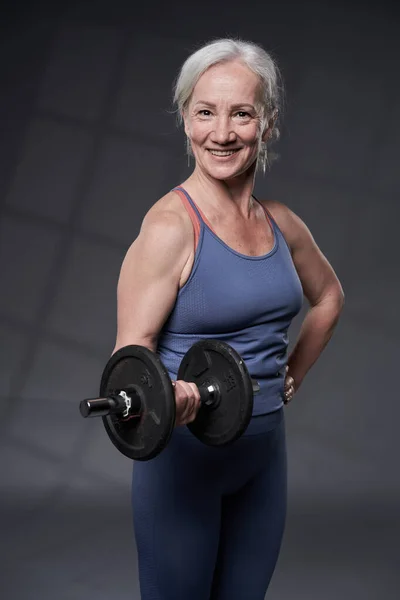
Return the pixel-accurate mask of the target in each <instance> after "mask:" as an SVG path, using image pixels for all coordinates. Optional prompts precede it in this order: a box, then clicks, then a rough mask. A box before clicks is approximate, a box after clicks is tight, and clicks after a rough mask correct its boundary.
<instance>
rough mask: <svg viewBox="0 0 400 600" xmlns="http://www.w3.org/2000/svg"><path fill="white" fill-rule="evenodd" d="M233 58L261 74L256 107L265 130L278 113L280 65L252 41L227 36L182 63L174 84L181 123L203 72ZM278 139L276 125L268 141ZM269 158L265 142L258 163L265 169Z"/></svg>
mask: <svg viewBox="0 0 400 600" xmlns="http://www.w3.org/2000/svg"><path fill="white" fill-rule="evenodd" d="M233 60H240V61H241V62H242V63H244V64H245V65H246V66H247V67H248V68H249V69H250V70H251V71H253V73H255V74H256V75H257V76H258V77H259V80H260V91H261V95H260V99H259V101H258V106H256V108H257V109H258V110H259V111H260V113H261V122H262V129H264V127H265V126H266V124H267V123H268V122H269V120H270V119H271V118H272V117H273V116H274V115H275V114H276V113H279V109H280V96H281V91H282V85H281V80H280V73H279V70H278V67H277V65H276V63H275V61H274V59H273V58H272V56H271V55H270V54H269V53H268V52H266V51H265V50H264V49H263V48H261V46H258V45H257V44H254V43H253V42H245V41H243V40H239V39H230V38H226V39H218V40H215V41H213V42H211V43H209V44H206V45H205V46H203V47H201V48H200V49H199V50H196V51H195V52H194V53H193V54H191V55H190V56H189V57H188V58H187V59H186V61H185V62H184V63H183V65H182V68H181V70H180V72H179V75H178V77H177V79H176V82H175V84H174V103H175V105H176V107H177V115H178V120H179V122H180V123H182V118H183V115H184V114H185V111H186V109H187V107H188V104H189V102H190V98H191V96H192V93H193V89H194V87H195V85H196V83H197V81H198V80H199V78H200V77H201V75H202V74H203V73H204V72H205V71H206V70H207V69H209V68H210V67H211V66H213V65H216V64H218V63H222V62H228V61H233ZM278 138H279V130H278V128H277V127H276V126H275V127H273V129H272V134H271V138H270V140H269V141H272V140H273V139H275V140H276V139H278ZM187 149H188V152H190V143H188V144H187ZM270 158H271V157H268V155H267V145H266V143H261V145H260V149H259V155H258V165H257V166H258V167H261V168H262V169H263V170H264V171H265V165H266V163H267V162H270Z"/></svg>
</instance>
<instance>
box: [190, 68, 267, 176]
mask: <svg viewBox="0 0 400 600" xmlns="http://www.w3.org/2000/svg"><path fill="white" fill-rule="evenodd" d="M259 98H260V83H259V79H258V77H257V75H256V74H255V73H253V72H252V71H250V69H248V68H247V67H246V66H245V65H244V64H243V63H241V62H239V61H230V62H225V63H219V64H217V65H213V66H212V67H210V68H209V69H207V71H205V73H203V75H202V76H201V77H200V78H199V80H198V82H197V84H196V85H195V87H194V90H193V93H192V96H191V98H190V101H189V105H188V107H187V110H186V111H185V114H184V115H183V118H184V122H185V132H186V135H187V136H188V138H189V139H190V142H191V146H192V150H193V154H194V156H195V159H196V167H197V168H199V169H200V170H201V171H202V172H203V173H205V174H206V175H208V176H211V177H213V178H215V179H220V180H226V179H231V178H233V177H237V176H238V175H241V174H242V173H244V172H245V171H247V170H248V169H249V168H250V167H252V166H254V167H255V162H256V160H257V156H258V152H259V148H260V144H261V141H263V140H264V141H265V140H266V138H267V137H268V134H269V130H268V129H266V130H265V131H263V118H262V117H263V115H262V112H261V110H260V100H259Z"/></svg>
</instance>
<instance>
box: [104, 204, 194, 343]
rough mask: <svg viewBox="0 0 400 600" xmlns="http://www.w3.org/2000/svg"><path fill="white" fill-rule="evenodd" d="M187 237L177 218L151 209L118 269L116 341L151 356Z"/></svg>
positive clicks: (172, 296)
mask: <svg viewBox="0 0 400 600" xmlns="http://www.w3.org/2000/svg"><path fill="white" fill-rule="evenodd" d="M192 235H193V234H192V232H191V231H190V229H188V228H187V225H186V223H185V221H184V220H183V218H182V216H180V215H179V214H178V213H177V212H174V211H171V210H160V209H159V208H154V207H153V208H152V209H150V211H149V212H148V213H147V215H146V217H145V218H144V220H143V224H142V227H141V230H140V233H139V236H138V237H137V239H136V240H135V241H134V242H133V244H132V246H131V247H130V248H129V250H128V252H127V254H126V256H125V258H124V261H123V263H122V266H121V272H120V276H119V281H118V287H117V339H116V343H115V348H114V350H113V353H114V352H115V351H116V350H118V349H119V348H121V347H122V346H126V345H128V344H138V345H141V346H146V347H147V348H149V349H150V350H153V351H155V350H156V347H157V339H158V335H159V332H160V330H161V329H162V327H163V325H164V323H165V321H166V320H167V318H168V316H169V314H170V312H171V310H172V308H173V306H174V303H175V300H176V296H177V293H178V290H179V280H180V276H181V273H182V270H183V268H184V266H185V263H186V261H187V260H188V256H189V253H190V244H191V243H192V239H191V236H192Z"/></svg>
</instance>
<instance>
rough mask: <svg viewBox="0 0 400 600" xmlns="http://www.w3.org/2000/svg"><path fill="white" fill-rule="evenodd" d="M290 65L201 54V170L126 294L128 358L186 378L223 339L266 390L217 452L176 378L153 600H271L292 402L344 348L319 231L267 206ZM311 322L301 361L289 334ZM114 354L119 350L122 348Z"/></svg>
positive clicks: (148, 592)
mask: <svg viewBox="0 0 400 600" xmlns="http://www.w3.org/2000/svg"><path fill="white" fill-rule="evenodd" d="M278 89H279V88H278V84H277V69H276V66H275V64H274V62H273V60H272V59H271V57H270V56H269V55H268V54H267V53H266V52H265V51H264V50H263V49H262V48H261V47H259V46H257V45H255V44H253V43H246V42H243V41H238V40H232V39H221V40H217V41H214V42H212V43H210V44H208V45H206V46H204V47H202V48H200V49H199V50H198V51H196V52H195V53H194V54H192V55H191V56H189V58H188V59H187V60H186V62H185V63H184V64H183V66H182V68H181V71H180V74H179V77H178V79H177V83H176V87H175V101H176V104H177V108H178V111H179V115H180V117H181V119H182V121H183V123H184V128H185V133H186V136H187V145H188V151H189V153H190V154H192V155H193V156H194V162H195V166H194V170H193V172H192V174H191V175H190V177H189V178H188V179H187V180H186V181H184V182H183V183H182V184H181V185H179V186H178V187H176V188H174V189H173V190H171V191H170V192H168V193H167V194H166V195H165V196H164V197H162V198H161V199H159V200H158V201H157V202H156V203H155V204H154V205H153V206H152V207H151V209H150V210H149V211H148V213H147V215H146V216H145V218H144V220H143V224H142V227H141V231H140V234H139V236H138V238H137V239H136V240H135V241H134V243H133V244H132V246H131V247H130V249H129V250H128V252H127V255H126V257H125V259H124V262H123V265H122V268H121V273H120V279H119V283H118V333H117V340H116V346H115V350H117V349H118V348H120V347H121V346H124V345H127V344H140V345H143V346H146V347H148V348H150V349H151V350H153V351H155V352H157V353H158V354H159V355H160V357H161V359H162V361H163V363H164V364H165V365H166V367H167V369H168V371H169V374H170V376H171V378H172V379H173V380H174V379H176V377H177V372H178V367H179V363H180V361H181V359H182V356H183V355H184V354H185V352H186V351H187V350H188V349H189V348H190V347H191V346H192V344H193V343H195V342H197V341H199V340H200V339H202V338H205V339H209V338H215V339H219V340H223V341H225V342H227V343H229V344H230V345H231V346H233V347H234V348H235V349H236V350H237V351H238V352H239V354H240V355H241V356H242V358H243V359H244V361H245V363H246V365H247V368H248V370H249V372H250V374H251V376H252V377H254V378H255V379H257V380H258V382H259V384H260V387H261V391H260V393H259V394H258V395H257V396H256V397H255V400H254V411H253V416H252V419H251V422H250V425H249V427H248V429H247V430H246V432H245V433H244V435H243V436H242V437H241V438H240V439H239V440H237V441H236V442H234V443H233V444H231V445H229V446H226V447H223V448H213V447H209V446H206V445H204V444H202V443H201V442H200V441H199V440H198V439H197V438H195V437H194V436H193V435H192V434H191V433H190V431H189V429H188V428H187V427H185V425H186V424H188V423H190V422H192V421H193V420H194V419H195V417H196V413H197V411H198V409H199V405H200V396H199V391H198V389H197V387H196V385H195V384H193V383H186V382H184V381H176V383H175V395H176V406H177V420H176V427H175V429H174V433H173V436H172V439H171V441H170V443H169V444H168V446H167V447H166V448H165V449H164V450H163V452H162V453H161V454H160V455H158V456H157V457H156V458H155V459H153V460H151V461H148V462H137V463H135V464H134V468H133V484H132V502H133V516H134V528H135V536H136V542H137V550H138V563H139V579H140V588H141V597H142V599H143V600H208V599H210V598H211V599H213V600H262V599H263V598H264V595H265V592H266V590H267V588H268V584H269V582H270V579H271V577H272V574H273V571H274V568H275V565H276V561H277V558H278V554H279V549H280V545H281V540H282V535H283V530H284V522H285V513H286V449H285V427H284V408H283V407H284V405H285V404H287V403H288V402H289V401H290V400H291V399H292V398H293V395H294V393H295V392H296V391H297V390H298V388H299V387H300V385H301V383H302V381H303V379H304V377H305V375H306V373H307V372H308V370H309V369H310V367H311V366H312V365H313V364H314V363H315V361H316V360H317V358H318V357H319V356H320V354H321V352H322V351H323V349H324V347H325V346H326V344H327V343H328V341H329V339H330V338H331V336H332V333H333V330H334V327H335V325H336V323H337V321H338V318H339V314H340V312H341V309H342V306H343V298H344V296H343V291H342V288H341V285H340V283H339V281H338V279H337V277H336V275H335V273H334V271H333V269H332V267H331V266H330V264H329V263H328V261H327V260H326V258H325V257H324V256H323V254H322V253H321V251H320V250H319V248H318V247H317V245H316V243H315V241H314V240H313V238H312V236H311V234H310V232H309V230H308V229H307V227H306V225H305V224H304V223H303V222H302V221H301V220H300V219H299V217H297V216H296V215H295V214H294V213H293V212H292V211H291V210H290V209H289V208H287V207H286V206H285V205H284V204H281V203H279V202H276V201H272V200H257V199H256V198H255V197H254V195H253V193H252V192H253V187H254V180H255V174H256V171H257V170H258V169H260V168H261V169H262V170H264V169H265V164H266V162H267V158H268V156H267V149H268V143H269V141H270V140H271V138H273V136H274V135H276V133H277V131H276V120H277V116H278V104H279V97H278ZM303 294H304V295H305V297H306V298H307V300H308V302H309V305H310V307H309V310H308V312H307V314H306V317H305V319H304V322H303V324H302V328H301V332H300V335H299V338H298V340H297V343H296V344H295V346H294V349H293V352H292V353H291V354H290V356H288V355H287V345H288V336H287V331H288V328H289V325H290V323H291V321H292V319H293V317H294V316H295V315H296V314H297V313H298V312H299V311H300V309H301V306H302V302H303ZM115 350H114V351H115Z"/></svg>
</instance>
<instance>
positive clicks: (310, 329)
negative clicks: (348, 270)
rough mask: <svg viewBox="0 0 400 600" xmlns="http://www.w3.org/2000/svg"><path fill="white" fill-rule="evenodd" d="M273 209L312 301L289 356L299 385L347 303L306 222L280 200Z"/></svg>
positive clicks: (304, 289)
mask: <svg viewBox="0 0 400 600" xmlns="http://www.w3.org/2000/svg"><path fill="white" fill-rule="evenodd" d="M271 212H272V214H273V216H274V217H276V220H277V222H278V224H279V227H280V228H281V230H282V233H283V234H284V236H285V239H286V241H287V242H288V245H289V247H290V249H291V253H292V258H293V262H294V265H295V267H296V271H297V273H298V275H299V278H300V281H301V283H302V286H303V291H304V295H305V297H306V298H307V300H308V302H309V304H310V309H309V311H308V312H307V315H306V317H305V319H304V321H303V323H302V326H301V329H300V333H299V337H298V339H297V341H296V344H295V346H294V348H293V351H292V352H291V354H290V356H289V360H288V367H289V371H288V373H289V375H290V376H291V377H293V378H294V381H295V389H298V388H299V386H300V385H301V383H302V381H303V379H304V377H305V375H306V374H307V372H308V371H309V370H310V368H311V367H312V365H313V364H314V363H315V362H316V360H317V359H318V358H319V356H320V355H321V353H322V351H323V350H324V348H325V347H326V345H327V344H328V342H329V340H330V339H331V337H332V335H333V332H334V329H335V327H336V325H337V322H338V320H339V317H340V313H341V311H342V308H343V305H344V292H343V289H342V286H341V284H340V281H339V279H338V277H337V276H336V273H335V271H334V270H333V268H332V266H331V265H330V264H329V262H328V260H327V259H326V257H325V256H324V255H323V253H322V252H321V250H320V249H319V248H318V246H317V244H316V242H315V240H314V238H313V236H312V235H311V233H310V231H309V229H308V227H307V226H306V225H305V223H304V222H303V221H302V220H301V219H300V218H299V217H298V216H297V215H295V214H294V213H293V212H292V211H291V210H290V209H289V208H287V207H286V206H284V205H282V204H279V203H272V207H271Z"/></svg>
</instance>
